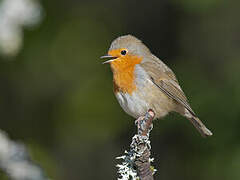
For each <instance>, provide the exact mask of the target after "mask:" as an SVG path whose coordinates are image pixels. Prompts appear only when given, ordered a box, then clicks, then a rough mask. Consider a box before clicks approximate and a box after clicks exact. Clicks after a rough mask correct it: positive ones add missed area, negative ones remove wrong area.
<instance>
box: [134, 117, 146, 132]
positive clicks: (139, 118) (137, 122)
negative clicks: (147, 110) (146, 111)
mask: <svg viewBox="0 0 240 180" xmlns="http://www.w3.org/2000/svg"><path fill="white" fill-rule="evenodd" d="M144 118H145V116H139V117H138V118H137V119H136V120H135V124H136V125H137V127H138V129H141V127H140V124H142V121H143V120H144Z"/></svg>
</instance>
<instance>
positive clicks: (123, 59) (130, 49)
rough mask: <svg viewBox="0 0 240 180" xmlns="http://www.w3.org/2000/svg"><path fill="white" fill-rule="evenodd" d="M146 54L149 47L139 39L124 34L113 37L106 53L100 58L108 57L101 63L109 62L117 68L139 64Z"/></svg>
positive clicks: (113, 67)
mask: <svg viewBox="0 0 240 180" xmlns="http://www.w3.org/2000/svg"><path fill="white" fill-rule="evenodd" d="M148 54H150V51H149V49H148V48H147V47H146V46H145V45H144V44H143V43H142V42H141V41H140V40H139V39H137V38H136V37H134V36H132V35H125V36H121V37H118V38H117V39H115V40H114V41H113V42H112V44H111V46H110V48H109V50H108V53H107V55H105V56H102V57H101V58H110V60H107V61H105V62H103V64H106V63H110V64H111V67H112V69H118V68H119V67H122V68H124V67H128V66H133V65H136V64H139V63H141V61H142V60H143V58H144V57H145V56H147V55H148Z"/></svg>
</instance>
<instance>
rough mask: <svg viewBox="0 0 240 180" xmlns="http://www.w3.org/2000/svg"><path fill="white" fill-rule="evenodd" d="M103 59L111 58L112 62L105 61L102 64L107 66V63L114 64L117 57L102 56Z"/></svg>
mask: <svg viewBox="0 0 240 180" xmlns="http://www.w3.org/2000/svg"><path fill="white" fill-rule="evenodd" d="M100 58H101V59H103V58H111V59H110V60H107V61H104V62H103V63H102V64H106V63H110V62H113V61H114V60H115V59H116V58H117V57H114V56H111V55H105V56H101V57H100Z"/></svg>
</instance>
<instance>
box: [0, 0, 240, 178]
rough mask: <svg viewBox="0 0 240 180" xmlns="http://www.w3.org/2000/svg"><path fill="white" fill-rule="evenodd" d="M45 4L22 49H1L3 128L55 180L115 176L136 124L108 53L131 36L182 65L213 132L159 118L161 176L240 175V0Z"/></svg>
mask: <svg viewBox="0 0 240 180" xmlns="http://www.w3.org/2000/svg"><path fill="white" fill-rule="evenodd" d="M40 2H41V4H42V6H43V9H44V13H45V15H44V18H43V20H42V23H41V24H40V25H39V26H38V27H37V28H35V29H33V30H29V29H26V30H25V31H24V46H23V48H22V50H21V52H20V53H19V54H18V55H17V56H16V57H11V58H9V57H4V56H2V57H0V82H1V86H0V115H1V124H0V128H1V129H2V130H4V131H6V132H7V133H8V134H9V135H10V137H11V138H12V139H14V140H16V141H22V142H23V143H25V144H26V146H27V147H28V149H29V151H30V153H31V156H32V158H33V159H34V160H35V161H36V162H37V163H38V164H40V165H41V166H42V167H43V168H44V169H45V171H46V173H47V174H48V175H49V176H50V177H51V178H52V179H58V180H65V179H71V180H78V179H86V180H87V179H116V177H117V175H116V171H117V168H116V167H115V165H116V164H117V163H119V161H117V160H115V157H117V156H119V155H122V154H123V152H124V150H128V149H129V144H130V142H131V137H132V136H133V135H134V133H135V132H136V128H135V126H134V119H133V118H132V117H130V116H128V115H126V114H125V113H124V112H123V110H122V109H121V108H120V106H119V104H118V102H117V100H116V99H115V97H114V94H113V92H112V73H111V71H110V68H109V66H108V65H102V64H101V62H102V60H101V59H99V57H100V56H101V55H104V54H106V52H107V50H108V47H109V46H110V43H111V41H112V40H113V39H115V38H116V37H118V36H120V35H125V34H132V35H134V36H136V37H138V38H139V39H141V40H142V41H143V42H144V43H145V44H146V45H147V46H148V47H149V48H150V49H151V51H152V52H153V53H154V54H155V55H156V56H158V57H159V58H161V59H162V60H163V61H164V62H165V63H166V64H167V65H168V66H169V67H171V68H172V69H173V71H174V72H175V73H176V75H177V77H178V79H179V81H180V84H181V86H182V88H183V90H184V91H185V93H186V95H187V96H188V98H189V101H190V103H191V105H192V108H193V109H194V110H195V112H196V113H197V114H198V115H199V117H200V119H202V120H203V122H204V123H205V124H206V125H207V127H208V128H209V129H211V130H212V131H213V133H214V135H213V136H212V137H210V138H206V139H204V138H202V137H201V136H200V135H199V134H198V132H197V131H196V130H195V129H194V128H193V127H192V125H191V124H190V123H189V122H188V121H187V120H186V119H184V118H182V117H180V116H179V115H177V114H170V115H168V116H167V117H166V118H164V119H163V120H159V121H156V122H155V123H154V129H153V131H152V133H151V144H152V156H153V157H154V158H155V161H154V164H153V165H154V166H155V168H156V169H157V170H158V171H157V173H156V175H155V178H156V179H162V180H165V179H166V180H176V179H178V180H192V179H194V180H203V179H204V180H215V179H216V180H226V179H228V180H237V179H240V171H239V168H240V131H239V128H240V121H239V119H240V93H239V92H240V83H239V78H240V61H239V58H240V21H239V17H240V8H239V7H240V1H223V0H195V1H190V0H182V1H176V0H168V1H167V0H162V1H136V0H132V1H126V0H123V1H107V0H104V1H97V0H90V1H80V0H68V1H67V0H43V1H40ZM2 178H3V177H2ZM0 179H1V175H0ZM4 179H5V178H4Z"/></svg>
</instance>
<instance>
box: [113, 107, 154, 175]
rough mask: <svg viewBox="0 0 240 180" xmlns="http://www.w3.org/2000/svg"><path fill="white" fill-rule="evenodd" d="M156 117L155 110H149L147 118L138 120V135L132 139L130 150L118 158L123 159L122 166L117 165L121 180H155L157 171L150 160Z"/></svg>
mask: <svg viewBox="0 0 240 180" xmlns="http://www.w3.org/2000/svg"><path fill="white" fill-rule="evenodd" d="M154 116H155V113H154V112H153V110H148V112H147V113H146V114H145V116H143V117H140V118H138V119H137V120H136V124H137V131H138V133H137V134H136V135H134V136H133V138H132V143H131V145H130V150H129V151H126V152H125V155H124V156H121V157H118V158H117V159H123V162H122V164H121V165H117V167H118V173H119V176H120V177H119V178H118V179H119V180H129V179H133V180H137V179H140V180H153V174H154V172H155V171H156V170H154V168H152V167H151V162H152V161H153V159H151V158H150V155H151V152H150V150H151V145H150V140H149V133H150V131H151V130H152V128H153V124H152V120H153V118H154Z"/></svg>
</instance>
